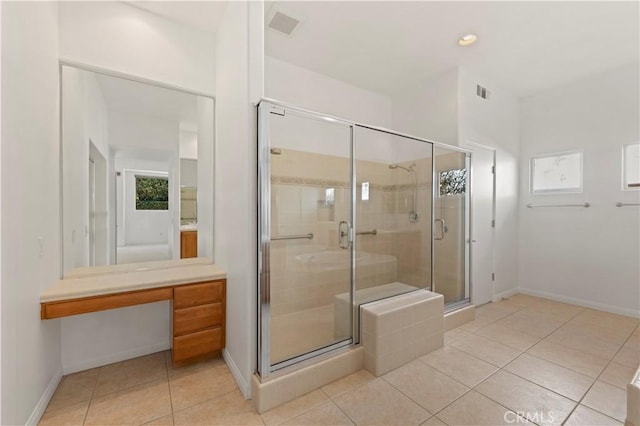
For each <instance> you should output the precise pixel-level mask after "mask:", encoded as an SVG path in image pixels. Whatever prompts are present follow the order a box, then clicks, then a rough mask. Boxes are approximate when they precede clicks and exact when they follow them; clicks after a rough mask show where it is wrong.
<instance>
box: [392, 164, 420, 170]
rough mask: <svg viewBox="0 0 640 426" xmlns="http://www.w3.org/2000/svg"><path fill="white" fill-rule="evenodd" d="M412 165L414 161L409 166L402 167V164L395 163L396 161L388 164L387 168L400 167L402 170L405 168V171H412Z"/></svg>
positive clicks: (413, 165)
mask: <svg viewBox="0 0 640 426" xmlns="http://www.w3.org/2000/svg"><path fill="white" fill-rule="evenodd" d="M414 167H415V163H414V164H412V165H410V166H409V167H404V166H401V165H400V164H397V163H393V164H389V168H390V169H391V170H393V169H402V170H405V171H407V172H413V171H414V170H413V168H414Z"/></svg>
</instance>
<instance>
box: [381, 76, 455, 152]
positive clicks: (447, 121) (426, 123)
mask: <svg viewBox="0 0 640 426" xmlns="http://www.w3.org/2000/svg"><path fill="white" fill-rule="evenodd" d="M393 129H394V130H396V131H398V132H402V133H407V134H409V135H414V136H419V137H422V138H425V139H428V140H430V141H434V142H441V143H447V144H449V145H457V144H458V69H457V68H455V69H453V70H450V71H447V72H445V73H443V74H441V75H438V76H436V77H433V78H432V79H429V80H425V81H424V82H423V83H422V84H420V85H419V86H418V87H410V88H407V89H406V90H405V91H403V92H401V93H398V94H396V95H394V97H393Z"/></svg>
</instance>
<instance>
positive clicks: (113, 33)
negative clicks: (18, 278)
mask: <svg viewBox="0 0 640 426" xmlns="http://www.w3.org/2000/svg"><path fill="white" fill-rule="evenodd" d="M30 19H31V18H29V19H27V18H24V19H21V20H19V21H18V22H31V21H30ZM21 25H24V24H21ZM132 41H135V43H133V42H132ZM215 48H216V45H215V37H213V36H212V35H211V34H207V33H204V32H201V31H197V30H192V29H189V28H188V27H185V26H183V25H181V24H178V23H176V22H173V21H170V20H168V19H164V18H161V17H159V16H157V15H154V14H151V13H147V12H145V11H142V10H139V9H136V8H132V7H130V6H127V5H126V4H124V3H120V2H113V3H106V2H83V3H77V2H63V3H61V4H60V43H59V49H60V56H61V57H62V58H64V59H67V60H70V61H74V62H79V63H83V64H87V65H92V66H98V67H102V68H106V69H109V70H113V71H116V72H122V73H126V74H133V75H136V76H139V77H142V78H146V79H151V80H155V81H158V82H160V83H164V84H168V85H173V86H178V87H183V88H188V89H191V90H194V91H197V92H204V93H212V92H213V91H214V89H215V69H214V68H215V67H214V64H215V61H214V60H215ZM56 167H57V165H56ZM56 170H57V169H56ZM56 175H57V172H56ZM56 188H57V187H56ZM178 194H179V193H178ZM54 226H56V228H55V229H57V225H54ZM169 318H170V317H169V308H168V306H167V305H166V304H162V303H155V304H148V305H142V306H137V307H132V308H126V309H123V310H119V311H105V312H101V313H95V314H88V315H86V316H79V317H68V318H64V319H61V320H60V322H61V324H62V325H61V327H62V364H63V368H64V371H65V373H69V372H73V371H79V370H83V369H86V368H91V367H95V366H99V365H104V364H107V363H110V362H115V361H120V360H123V359H128V358H132V357H135V356H140V355H145V354H148V353H152V352H156V351H159V350H163V349H167V348H168V347H169V343H170V342H169V338H168V336H169V332H170V321H169ZM102 336H110V337H109V338H108V339H104V338H103V337H102Z"/></svg>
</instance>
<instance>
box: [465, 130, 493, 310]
mask: <svg viewBox="0 0 640 426" xmlns="http://www.w3.org/2000/svg"><path fill="white" fill-rule="evenodd" d="M468 145H469V148H470V149H471V150H473V157H472V167H471V170H472V173H471V191H472V221H473V222H472V228H471V232H472V236H471V242H472V244H471V280H472V281H471V282H472V287H471V301H472V302H473V304H474V305H476V306H478V305H482V304H483V303H488V302H491V300H492V298H493V294H494V288H493V284H494V278H495V276H494V249H493V238H494V226H495V222H494V220H495V213H494V211H495V173H494V172H495V155H496V151H495V149H494V148H491V147H488V146H484V145H479V144H475V143H469V144H468Z"/></svg>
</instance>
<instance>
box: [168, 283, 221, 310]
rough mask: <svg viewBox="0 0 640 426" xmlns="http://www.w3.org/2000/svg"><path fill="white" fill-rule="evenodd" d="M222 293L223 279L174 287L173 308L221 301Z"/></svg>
mask: <svg viewBox="0 0 640 426" xmlns="http://www.w3.org/2000/svg"><path fill="white" fill-rule="evenodd" d="M223 294H224V282H223V281H213V282H209V283H202V284H193V285H185V286H180V287H176V288H175V289H174V290H173V307H174V308H175V309H178V308H188V307H191V306H197V305H205V304H207V303H214V302H221V301H222V296H223Z"/></svg>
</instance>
